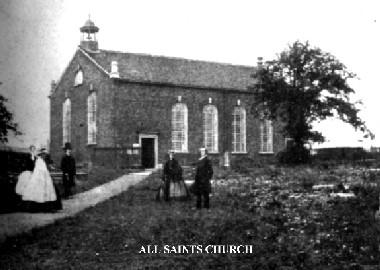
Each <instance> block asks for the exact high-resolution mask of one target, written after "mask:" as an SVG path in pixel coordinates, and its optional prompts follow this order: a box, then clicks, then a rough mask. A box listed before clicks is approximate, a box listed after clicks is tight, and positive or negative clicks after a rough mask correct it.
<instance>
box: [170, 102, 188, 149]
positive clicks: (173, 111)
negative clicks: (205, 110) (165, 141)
mask: <svg viewBox="0 0 380 270" xmlns="http://www.w3.org/2000/svg"><path fill="white" fill-rule="evenodd" d="M182 110H183V111H182ZM178 113H179V114H182V119H180V121H178V119H177V118H176V117H177V114H178ZM181 120H182V122H183V123H182V130H180V129H179V128H178V129H177V128H176V129H175V125H180V126H181ZM181 133H182V135H183V141H182V140H176V139H175V137H176V135H177V134H181ZM188 133H189V130H188V108H187V105H186V104H185V103H183V102H178V103H176V104H174V105H173V106H172V109H171V148H172V150H173V151H174V152H176V153H188V151H189V139H188V136H189V134H188ZM180 136H181V135H180ZM175 143H180V144H181V149H179V148H177V147H176V146H175Z"/></svg>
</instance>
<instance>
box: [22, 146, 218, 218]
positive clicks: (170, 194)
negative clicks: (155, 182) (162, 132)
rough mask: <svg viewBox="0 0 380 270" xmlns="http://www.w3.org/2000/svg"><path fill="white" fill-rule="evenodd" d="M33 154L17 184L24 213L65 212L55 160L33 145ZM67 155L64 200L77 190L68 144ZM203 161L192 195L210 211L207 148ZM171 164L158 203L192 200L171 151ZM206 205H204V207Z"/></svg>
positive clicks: (166, 168)
mask: <svg viewBox="0 0 380 270" xmlns="http://www.w3.org/2000/svg"><path fill="white" fill-rule="evenodd" d="M29 150H30V153H29V156H28V159H27V160H26V166H25V169H26V170H25V171H23V172H22V173H21V174H20V175H19V177H18V181H17V184H16V193H17V194H18V195H19V196H20V198H21V205H22V208H23V210H25V211H29V212H52V211H53V212H54V211H57V210H61V209H62V201H61V196H60V192H59V191H58V189H57V186H56V185H55V183H54V182H53V180H52V177H51V175H50V170H51V168H52V163H53V162H52V160H51V158H50V156H49V154H48V153H47V152H46V149H44V148H42V149H41V151H40V153H39V154H37V150H36V147H35V146H34V145H32V146H30V148H29ZM64 151H65V155H64V156H63V157H62V160H61V170H62V184H63V189H64V190H63V197H69V196H71V195H72V188H73V187H74V186H75V175H76V165H75V159H74V157H73V156H72V155H71V147H70V145H68V144H66V145H65V147H64ZM199 151H200V158H199V160H198V161H197V162H196V163H195V164H194V165H195V166H196V173H195V181H194V184H193V185H192V186H191V187H190V191H191V193H193V194H195V195H196V197H197V200H196V208H198V209H200V208H202V205H203V207H204V208H209V207H210V202H209V201H210V200H209V194H210V192H211V183H210V180H211V178H212V175H213V169H212V165H211V161H210V160H209V159H208V157H207V151H206V149H205V148H200V149H199ZM168 156H169V158H168V160H167V162H166V163H165V165H164V169H163V174H162V180H163V184H162V186H161V187H160V190H159V193H158V195H157V197H158V199H162V200H164V201H170V200H172V199H189V198H190V192H189V189H188V188H187V186H186V184H185V182H184V180H183V170H182V167H181V165H180V164H179V163H178V161H177V160H176V159H175V158H174V152H173V151H169V153H168ZM202 202H203V203H202Z"/></svg>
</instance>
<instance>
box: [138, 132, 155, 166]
mask: <svg viewBox="0 0 380 270" xmlns="http://www.w3.org/2000/svg"><path fill="white" fill-rule="evenodd" d="M154 149H155V147H154V138H141V164H142V166H143V168H154V166H155V160H154V156H155V153H154V151H155V150H154Z"/></svg>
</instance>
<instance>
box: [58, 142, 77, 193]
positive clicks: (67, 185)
mask: <svg viewBox="0 0 380 270" xmlns="http://www.w3.org/2000/svg"><path fill="white" fill-rule="evenodd" d="M64 151H65V155H64V156H63V157H62V160H61V170H62V182H63V188H64V196H65V197H68V196H71V195H72V192H71V188H72V187H73V186H75V182H74V177H75V175H76V167H75V159H74V157H73V156H72V155H71V146H70V144H69V143H66V144H65V148H64Z"/></svg>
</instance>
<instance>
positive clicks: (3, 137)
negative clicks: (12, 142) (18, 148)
mask: <svg viewBox="0 0 380 270" xmlns="http://www.w3.org/2000/svg"><path fill="white" fill-rule="evenodd" d="M0 85H1V82H0ZM7 101H8V100H7V99H6V98H5V97H4V96H3V95H0V142H1V143H6V142H8V131H12V132H13V133H14V134H15V135H21V134H22V133H21V132H20V131H19V130H18V125H17V123H15V122H13V114H12V113H11V112H9V111H8V109H7V107H6V102H7Z"/></svg>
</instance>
